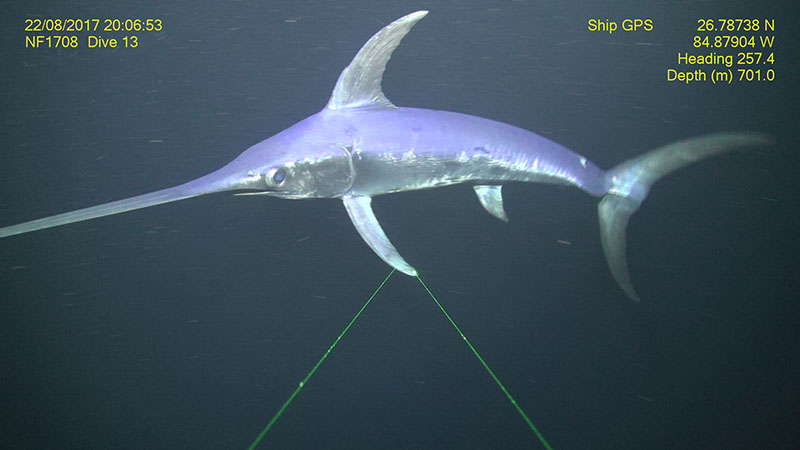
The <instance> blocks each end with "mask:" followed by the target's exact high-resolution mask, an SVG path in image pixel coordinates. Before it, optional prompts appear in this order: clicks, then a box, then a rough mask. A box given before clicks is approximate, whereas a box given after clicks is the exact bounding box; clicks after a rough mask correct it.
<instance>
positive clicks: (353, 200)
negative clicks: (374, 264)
mask: <svg viewBox="0 0 800 450" xmlns="http://www.w3.org/2000/svg"><path fill="white" fill-rule="evenodd" d="M342 200H343V201H344V207H345V209H347V215H348V216H350V220H352V221H353V225H355V227H356V230H358V234H360V235H361V238H362V239H364V241H365V242H366V243H367V245H369V248H371V249H372V250H373V251H374V252H375V253H377V254H378V256H380V258H381V259H382V260H384V261H385V262H386V264H389V265H390V266H392V267H394V268H395V269H397V270H398V271H400V272H403V273H404V274H406V275H411V276H412V277H414V276H417V271H416V269H414V268H413V267H411V265H410V264H409V263H407V262H406V260H404V259H403V257H402V256H400V253H398V252H397V249H396V248H394V245H392V243H391V242H389V238H387V237H386V233H384V232H383V229H382V228H381V224H379V223H378V219H376V218H375V214H374V213H373V212H372V205H371V204H372V198H370V197H366V196H357V197H344V198H343V199H342Z"/></svg>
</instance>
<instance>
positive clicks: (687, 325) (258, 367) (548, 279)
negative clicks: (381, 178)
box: [0, 0, 800, 449]
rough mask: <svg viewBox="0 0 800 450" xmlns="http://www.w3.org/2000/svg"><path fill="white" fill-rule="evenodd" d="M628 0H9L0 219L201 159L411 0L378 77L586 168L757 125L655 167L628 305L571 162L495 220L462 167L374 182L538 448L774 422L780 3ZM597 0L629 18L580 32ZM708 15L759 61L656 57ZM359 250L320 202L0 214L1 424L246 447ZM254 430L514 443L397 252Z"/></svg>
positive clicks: (787, 143)
mask: <svg viewBox="0 0 800 450" xmlns="http://www.w3.org/2000/svg"><path fill="white" fill-rule="evenodd" d="M48 3H49V4H48ZM566 3H569V4H566ZM642 3H643V2H633V1H624V2H587V1H579V2H562V1H544V2H525V1H517V2H505V1H420V2H396V1H392V2H378V1H375V2H373V1H369V2H367V1H361V2H356V1H341V2H327V1H320V0H312V1H309V2H297V1H272V0H269V1H264V2H242V1H237V2H218V1H192V2H189V1H183V2H147V1H142V2H128V3H125V4H122V3H119V2H115V3H111V2H94V1H85V2H80V1H79V2H69V3H65V2H22V1H14V2H7V4H5V5H4V8H3V11H4V13H3V15H2V18H0V24H2V26H0V61H2V64H3V70H2V71H0V104H1V105H2V109H1V110H0V142H2V147H0V225H2V226H5V225H12V224H16V223H19V222H22V221H26V220H30V219H35V218H39V217H43V216H47V215H52V214H56V213H60V212H65V211H69V210H72V209H77V208H82V207H86V206H91V205H94V204H98V203H103V202H106V201H110V200H116V199H121V198H126V197H130V196H134V195H138V194H141V193H145V192H149V191H153V190H157V189H161V188H164V187H168V186H172V185H176V184H180V183H183V182H185V181H188V180H190V179H193V178H196V177H198V176H201V175H204V174H206V173H208V172H210V171H212V170H214V169H216V168H218V167H221V166H222V165H224V164H225V163H227V162H228V161H230V160H231V159H233V158H234V157H235V156H237V155H238V154H239V153H240V152H241V151H243V150H244V149H246V148H247V147H249V146H250V145H252V144H254V143H256V142H258V141H260V140H262V139H265V138H267V137H269V136H271V135H273V134H275V133H277V132H278V131H280V130H282V129H284V128H286V127H288V126H290V125H292V124H293V123H295V122H297V121H299V120H300V119H302V118H304V117H306V116H308V115H311V114H313V113H315V112H317V111H318V110H319V109H320V108H322V107H323V106H324V104H325V102H326V101H327V99H328V97H329V95H330V92H331V90H332V88H333V85H334V83H335V82H336V79H337V77H338V75H339V72H340V71H341V69H343V68H344V67H345V66H346V65H347V64H348V62H349V61H350V59H351V58H352V57H353V55H355V53H356V51H357V50H358V49H359V48H360V46H361V45H362V44H363V43H364V42H365V41H366V40H367V39H368V38H369V37H370V36H371V35H372V34H373V33H375V32H376V31H378V30H379V29H380V28H381V27H382V26H383V25H385V24H387V23H389V22H391V21H392V20H394V19H396V18H398V17H400V16H402V15H404V14H406V13H409V12H411V11H414V10H417V9H429V10H430V11H431V13H430V14H429V15H428V16H427V17H426V18H425V19H424V20H423V21H421V22H420V23H419V24H418V25H417V26H416V27H415V28H414V29H413V30H412V32H411V33H410V34H409V35H408V36H407V37H406V39H405V40H404V42H403V43H402V44H401V46H400V47H399V48H398V50H397V51H396V52H395V55H394V57H393V59H392V60H391V62H390V63H389V66H388V69H387V72H386V76H385V80H384V91H385V93H386V95H387V96H388V97H389V98H390V99H391V100H392V101H394V102H395V103H396V104H398V105H401V106H402V105H407V106H416V107H427V108H436V109H445V110H453V111H459V112H464V113H468V114H474V115H478V116H483V117H488V118H492V119H496V120H501V121H505V122H508V123H511V124H514V125H517V126H520V127H523V128H526V129H529V130H531V131H534V132H536V133H539V134H542V135H544V136H546V137H548V138H551V139H553V140H556V141H558V142H560V143H562V144H564V145H566V146H567V147H569V148H571V149H573V150H575V151H577V152H579V153H581V154H583V155H585V156H587V157H588V158H589V159H590V160H592V161H594V162H595V163H597V164H598V165H600V166H601V167H605V168H608V167H612V166H613V165H615V164H617V163H620V162H622V161H624V160H626V159H628V158H631V157H633V156H635V155H638V154H640V153H642V152H644V151H646V150H649V149H651V148H654V147H657V146H659V145H662V144H665V143H668V142H671V141H674V140H677V139H681V138H686V137H690V136H695V135H700V134H704V133H710V132H719V131H726V130H752V131H758V132H763V133H769V134H771V135H773V136H774V137H775V139H776V144H775V145H774V146H772V147H770V148H767V149H759V150H756V151H752V152H747V153H742V154H735V155H728V156H724V157H720V158H716V159H714V160H710V161H707V162H703V163H701V164H698V165H696V166H693V167H691V168H688V169H685V170H683V171H681V172H679V173H676V174H674V175H673V176H670V177H669V178H666V179H664V180H663V181H662V182H660V183H658V184H657V185H656V186H655V187H654V188H653V190H652V192H651V195H650V197H649V198H648V200H647V201H646V202H645V203H644V205H643V207H642V209H641V210H640V211H639V212H638V213H637V214H636V215H635V216H634V217H633V219H632V221H631V224H630V227H629V232H628V243H629V245H628V257H629V264H630V267H631V272H632V278H633V282H634V284H635V286H636V288H637V290H638V292H639V294H640V296H641V297H642V301H641V303H640V304H633V303H632V302H630V301H629V300H628V299H627V298H626V297H625V295H624V294H623V293H622V292H621V290H620V289H619V288H618V287H617V286H616V285H615V283H614V281H613V279H612V278H611V276H610V274H609V273H608V269H607V267H606V264H605V261H604V258H603V255H602V250H601V248H600V242H599V238H598V225H597V217H596V203H597V201H596V199H594V198H591V197H589V196H587V195H585V194H584V193H582V192H580V191H578V190H576V189H571V188H563V187H553V186H543V185H533V184H526V185H522V184H516V185H508V186H507V187H506V188H505V190H504V193H505V204H506V210H507V211H508V213H509V216H510V217H511V221H510V223H508V224H504V223H502V222H500V221H498V220H496V219H494V218H493V217H491V216H490V215H488V214H486V213H485V212H484V211H483V210H482V209H481V207H480V205H479V204H478V202H477V201H476V199H475V196H474V194H473V193H472V189H470V188H469V187H468V186H454V187H448V188H441V189H435V190H429V191H418V192H410V193H401V194H396V195H390V196H383V197H378V198H376V199H375V200H374V202H373V205H374V209H375V213H376V215H377V216H378V218H379V220H380V221H381V223H382V224H383V227H384V229H385V230H386V232H387V234H388V235H389V236H390V237H391V239H392V241H393V242H394V244H395V245H396V246H397V247H398V249H399V250H400V252H401V253H402V254H403V255H404V256H405V258H406V259H407V260H408V261H409V262H411V263H412V264H414V265H415V266H416V267H417V268H418V269H419V270H420V272H421V275H422V277H423V278H424V280H425V281H426V282H427V283H428V285H429V286H430V287H431V289H432V290H433V292H434V293H436V294H437V295H438V297H439V299H440V300H441V302H442V304H443V305H444V306H445V307H446V308H447V309H448V311H449V313H450V314H451V315H452V317H453V318H454V320H456V321H457V323H458V324H459V325H460V326H461V328H462V329H463V330H464V332H465V333H466V334H467V336H468V337H469V338H470V339H471V340H472V342H473V343H474V345H475V346H476V348H477V349H478V350H479V351H480V352H481V353H482V355H483V356H484V358H485V359H486V361H487V362H488V364H489V365H490V366H491V367H492V369H493V370H494V371H495V372H496V374H497V375H498V376H499V378H500V379H501V380H502V381H503V382H504V383H505V384H506V386H507V387H508V389H509V390H510V391H511V393H512V394H513V395H514V396H515V397H516V399H517V401H518V402H519V404H520V405H521V407H522V408H523V409H524V410H525V411H526V412H527V413H528V414H529V416H530V417H531V420H532V421H533V423H535V424H536V425H537V426H538V427H539V428H540V430H541V431H542V433H543V434H544V436H545V437H546V438H547V439H548V440H549V442H550V443H551V444H552V445H553V447H554V448H557V449H611V448H631V449H679V448H680V449H688V448H697V449H701V448H702V449H795V448H799V447H800V427H798V423H800V359H799V357H798V355H800V328H799V326H800V305H799V304H798V291H799V288H800V281H799V280H800V277H798V270H797V264H798V260H799V259H800V258H798V255H800V252H799V251H798V250H799V249H800V232H799V230H798V226H797V223H798V222H797V219H798V201H797V198H796V196H797V193H798V178H797V171H798V167H800V165H799V164H798V162H797V155H796V153H797V151H798V149H797V143H798V141H800V133H799V132H798V123H800V113H799V112H798V101H797V100H798V95H797V92H798V69H800V67H798V63H797V61H798V49H797V46H796V45H795V44H796V41H797V31H796V30H797V29H798V26H800V20H799V19H798V16H797V8H796V6H797V5H796V4H795V2H783V3H779V2H774V3H770V4H765V3H764V2H759V1H755V0H749V1H737V2H725V1H716V0H715V1H705V2H695V1H678V2H661V3H657V2H648V3H647V5H646V6H645V5H643V4H642ZM35 17H97V18H106V17H111V18H125V17H141V18H148V17H153V18H161V19H162V20H163V24H164V30H163V31H162V32H160V33H151V34H147V33H138V35H139V44H140V45H139V47H138V48H137V49H117V50H110V49H86V48H85V47H82V48H81V49H79V50H77V51H75V50H64V49H59V50H56V49H50V50H48V49H30V48H25V46H24V37H25V32H24V31H23V28H24V20H25V19H26V18H35ZM626 17H646V18H651V19H653V21H654V24H655V29H654V31H652V32H649V33H641V32H640V33H624V32H622V31H617V32H616V33H614V34H611V35H609V34H607V33H591V32H589V31H587V30H586V22H587V20H588V19H590V18H601V19H605V18H608V19H613V20H617V21H621V20H622V19H623V18H626ZM719 17H758V18H774V19H775V22H776V28H777V29H776V31H775V33H774V35H775V48H774V52H775V60H776V62H775V64H774V70H775V72H776V79H775V81H774V82H772V83H752V84H746V83H745V84H732V85H712V84H697V85H689V86H686V85H682V84H677V83H668V82H666V81H665V72H666V68H667V67H673V66H674V60H675V55H676V53H677V52H679V51H680V52H686V51H688V52H693V53H695V50H694V49H693V48H692V47H691V45H690V43H691V38H692V36H694V35H695V34H696V33H695V30H696V27H697V20H698V19H700V18H719ZM80 36H81V39H82V40H83V39H85V36H86V33H82V34H80ZM710 51H713V50H711V49H709V50H703V51H699V52H696V53H700V54H705V53H708V52H710ZM729 52H733V51H729ZM560 241H562V242H560ZM564 241H565V242H568V243H569V244H565V243H563V242H564ZM388 272H389V268H388V267H387V266H386V265H384V264H383V263H382V262H381V261H380V260H379V259H378V258H377V257H376V256H375V255H373V253H372V252H371V250H370V249H369V248H368V247H367V246H366V245H365V244H364V243H363V242H362V241H361V239H360V237H359V236H358V234H357V233H356V231H355V230H354V228H353V226H352V225H351V224H350V222H349V220H348V219H347V215H346V214H345V211H344V209H343V207H342V205H341V203H340V202H339V201H336V200H308V201H286V200H280V199H274V198H267V197H258V196H256V197H233V196H231V195H230V194H217V195H210V196H206V197H199V198H194V199H190V200H186V201H182V202H178V203H173V204H169V205H163V206H158V207H153V208H147V209H143V210H139V211H135V212H130V213H126V214H121V215H117V216H111V217H106V218H101V219H97V220H93V221H88V222H83V223H77V224H72V225H69V226H63V227H59V228H54V229H50V230H44V231H39V232H36V233H30V234H25V235H20V236H15V237H12V238H7V239H2V240H0V448H7V449H145V448H147V449H176V448H192V449H244V448H246V447H247V446H248V445H249V444H250V443H251V442H252V440H253V439H254V438H255V437H256V435H257V434H258V433H259V431H260V430H261V429H262V428H263V427H264V425H265V424H266V423H267V422H268V421H269V419H270V418H271V417H272V415H273V414H274V413H275V412H276V411H277V410H278V408H279V407H280V406H281V405H282V404H283V402H284V401H285V400H286V398H287V397H288V396H289V395H290V393H291V392H292V390H293V389H294V387H295V386H296V385H297V383H298V382H299V381H300V380H301V379H302V378H303V377H304V376H305V374H306V373H307V372H308V370H310V369H311V368H312V367H313V365H314V364H315V363H316V361H317V360H318V359H319V357H320V356H321V355H322V354H323V353H324V352H325V350H326V349H327V348H328V346H329V345H330V344H331V342H332V341H333V340H334V339H335V338H336V336H337V335H338V334H339V333H340V331H341V330H342V328H344V326H345V325H346V324H347V322H348V321H349V320H350V319H351V318H352V317H353V315H354V314H355V313H356V312H357V311H358V309H359V308H360V307H361V305H362V304H363V302H364V301H365V299H366V298H367V297H368V296H369V295H370V294H371V293H372V292H373V291H374V289H375V288H376V287H377V286H378V284H379V283H380V281H381V280H382V279H383V278H384V277H385V276H386V274H387V273H388ZM259 448H281V449H294V448H297V449H309V448H326V449H354V448H393V449H431V448H458V449H515V448H541V446H540V444H539V443H538V441H537V440H536V438H535V436H534V435H533V434H532V433H531V431H530V430H529V429H528V428H527V426H526V425H525V423H524V422H523V420H522V419H521V418H520V416H519V415H518V414H517V412H516V411H515V410H514V409H513V407H512V406H511V405H510V404H509V403H508V401H507V400H506V399H505V397H504V396H503V395H502V393H501V392H500V391H499V389H498V388H497V386H496V385H495V384H494V382H493V381H492V379H491V378H490V377H489V375H488V374H487V373H486V372H485V371H484V370H483V368H482V367H481V366H480V365H479V363H478V362H477V360H476V359H475V357H474V356H473V355H472V354H471V353H470V352H469V350H468V348H467V347H466V346H465V345H464V343H463V341H462V340H461V339H460V337H459V336H458V335H457V334H456V333H455V331H454V330H453V329H452V327H451V326H450V324H449V323H448V322H447V321H446V319H445V318H444V316H443V315H442V314H441V312H440V311H439V310H438V309H437V308H436V306H435V305H434V304H433V302H432V301H431V300H430V298H429V297H428V296H427V294H426V293H425V291H424V290H423V289H422V288H421V286H420V285H419V283H418V282H417V281H416V280H415V279H412V278H409V277H405V276H402V275H396V276H393V277H392V278H391V279H390V280H389V282H388V283H387V285H386V286H385V288H384V289H383V290H382V291H381V292H380V294H379V295H378V296H377V297H376V298H375V300H374V302H373V304H372V305H371V306H370V307H369V308H368V309H367V310H366V312H365V313H364V315H363V316H362V317H361V319H360V320H359V321H358V322H357V323H356V324H355V325H354V326H353V328H352V329H351V330H350V332H349V334H347V335H346V336H345V338H344V339H342V341H341V342H340V343H339V345H338V347H337V348H336V349H335V350H334V352H333V353H332V354H331V355H330V357H329V359H328V360H327V361H326V362H325V364H323V365H322V367H321V368H320V369H319V370H318V371H317V373H316V374H315V375H314V377H313V378H312V379H311V381H310V382H309V383H308V384H307V385H306V387H305V389H304V390H303V391H302V392H301V393H300V395H299V396H298V397H297V398H296V400H295V401H294V403H292V404H291V406H290V407H289V408H288V410H287V411H286V413H285V414H284V415H283V417H282V418H281V419H280V420H278V422H277V423H276V424H275V426H274V428H273V429H272V431H271V432H270V433H269V434H268V435H267V437H266V438H265V440H264V441H263V442H262V445H261V447H259Z"/></svg>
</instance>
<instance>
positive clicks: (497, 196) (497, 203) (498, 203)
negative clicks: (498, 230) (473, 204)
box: [472, 184, 508, 222]
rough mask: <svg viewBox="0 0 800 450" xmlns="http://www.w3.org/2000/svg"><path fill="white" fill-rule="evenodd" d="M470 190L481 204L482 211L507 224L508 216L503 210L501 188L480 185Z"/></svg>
mask: <svg viewBox="0 0 800 450" xmlns="http://www.w3.org/2000/svg"><path fill="white" fill-rule="evenodd" d="M472 189H474V190H475V194H477V195H478V201H479V202H481V206H483V209H485V210H486V211H487V212H488V213H489V214H491V215H493V216H495V217H497V218H498V219H500V220H502V221H503V222H508V215H506V210H505V209H504V208H503V191H502V190H503V186H494V185H492V186H488V185H483V184H480V185H477V186H472Z"/></svg>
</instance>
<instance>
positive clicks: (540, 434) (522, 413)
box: [390, 274, 553, 450]
mask: <svg viewBox="0 0 800 450" xmlns="http://www.w3.org/2000/svg"><path fill="white" fill-rule="evenodd" d="M390 275H391V274H390ZM417 280H419V282H420V284H422V287H424V288H425V290H426V291H427V292H428V295H430V296H431V298H432V299H433V301H434V302H436V306H438V307H439V309H441V310H442V313H444V316H445V317H447V320H449V321H450V324H451V325H453V328H455V329H456V331H457V332H458V334H459V335H460V336H461V339H463V340H464V342H466V344H467V346H468V347H469V349H470V350H472V353H474V354H475V356H476V357H477V358H478V361H480V362H481V364H482V365H483V368H484V369H486V371H487V372H489V375H491V376H492V379H494V382H495V383H497V386H499V387H500V390H501V391H503V393H504V394H506V397H507V398H508V401H510V402H511V404H512V405H514V408H516V409H517V412H519V414H520V415H521V416H522V418H523V419H524V420H525V423H527V424H528V426H529V427H530V428H531V430H532V431H533V434H535V435H536V437H537V438H539V442H541V443H542V445H544V448H546V449H547V450H553V447H551V446H550V444H548V443H547V440H545V438H544V436H542V433H541V432H539V429H538V428H536V425H534V424H533V422H531V419H530V418H528V415H527V414H525V411H523V410H522V407H521V406H519V404H517V401H516V400H514V397H512V396H511V393H509V392H508V389H506V387H505V386H504V385H503V383H502V382H500V379H499V378H497V375H495V374H494V372H493V371H492V369H490V368H489V365H488V364H486V361H484V360H483V358H482V357H481V355H480V353H478V350H476V349H475V347H474V346H473V345H472V343H471V342H470V341H469V339H467V337H466V336H464V333H462V332H461V328H459V327H458V325H456V322H455V321H454V320H453V318H452V317H450V314H448V313H447V311H446V310H445V309H444V306H442V304H441V303H439V300H438V299H437V298H436V296H435V295H433V292H431V290H430V289H429V288H428V285H427V284H425V282H424V281H422V278H420V277H419V275H417Z"/></svg>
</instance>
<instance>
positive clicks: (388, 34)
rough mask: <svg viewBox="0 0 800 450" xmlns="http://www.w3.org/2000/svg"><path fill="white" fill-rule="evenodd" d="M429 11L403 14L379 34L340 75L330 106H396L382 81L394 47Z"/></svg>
mask: <svg viewBox="0 0 800 450" xmlns="http://www.w3.org/2000/svg"><path fill="white" fill-rule="evenodd" d="M427 14H428V11H417V12H413V13H411V14H408V15H406V16H403V17H401V18H399V19H397V20H395V21H394V22H392V23H390V24H389V25H387V26H386V27H384V28H383V29H381V31H379V32H377V33H375V35H374V36H372V37H371V38H370V39H369V41H367V43H366V44H364V46H363V47H361V50H359V51H358V54H356V56H355V58H353V61H351V62H350V64H349V65H348V66H347V67H346V68H345V69H344V70H343V71H342V73H341V75H339V80H338V81H337V82H336V87H334V88H333V94H332V95H331V98H330V100H328V106H327V107H328V109H348V108H362V109H394V108H396V106H394V105H393V104H392V102H390V101H389V99H388V98H386V96H385V95H383V90H382V89H381V81H382V80H383V72H384V71H385V70H386V63H387V62H389V58H391V57H392V52H394V49H396V48H397V46H398V45H400V41H402V40H403V38H404V37H405V36H406V34H408V32H409V31H410V30H411V27H413V26H414V25H415V24H416V23H417V22H419V21H420V20H421V19H422V18H423V17H425V16H426V15H427Z"/></svg>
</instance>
